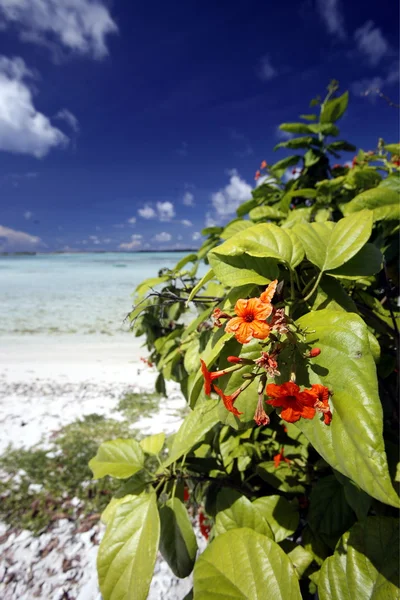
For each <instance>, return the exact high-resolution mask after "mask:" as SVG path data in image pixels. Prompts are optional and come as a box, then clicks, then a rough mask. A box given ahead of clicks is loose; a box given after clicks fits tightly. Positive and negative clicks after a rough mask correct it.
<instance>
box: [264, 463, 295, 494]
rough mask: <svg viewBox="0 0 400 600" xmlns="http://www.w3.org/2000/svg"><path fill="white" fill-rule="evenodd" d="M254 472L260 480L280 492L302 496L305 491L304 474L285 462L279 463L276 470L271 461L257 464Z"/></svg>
mask: <svg viewBox="0 0 400 600" xmlns="http://www.w3.org/2000/svg"><path fill="white" fill-rule="evenodd" d="M256 471H257V474H258V475H259V476H260V477H261V479H263V480H264V481H266V482H267V483H268V484H269V485H271V486H272V487H274V488H275V489H277V490H279V491H281V492H288V493H292V494H303V493H304V491H305V484H306V477H305V475H304V473H303V472H301V471H299V470H297V469H294V468H293V466H292V465H288V464H287V463H285V462H281V464H280V465H279V467H277V468H276V467H275V463H274V462H273V461H272V460H267V461H265V462H262V463H259V464H258V465H257V468H256Z"/></svg>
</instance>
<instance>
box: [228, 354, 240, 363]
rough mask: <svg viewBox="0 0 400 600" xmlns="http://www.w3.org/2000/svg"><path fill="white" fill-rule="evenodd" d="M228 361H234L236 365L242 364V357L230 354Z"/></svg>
mask: <svg viewBox="0 0 400 600" xmlns="http://www.w3.org/2000/svg"><path fill="white" fill-rule="evenodd" d="M227 360H228V362H230V363H233V364H234V365H240V363H241V362H242V359H241V358H239V357H238V356H228V359H227Z"/></svg>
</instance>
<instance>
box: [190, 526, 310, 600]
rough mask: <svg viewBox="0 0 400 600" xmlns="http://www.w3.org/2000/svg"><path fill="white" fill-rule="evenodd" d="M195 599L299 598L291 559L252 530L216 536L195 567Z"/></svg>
mask: <svg viewBox="0 0 400 600" xmlns="http://www.w3.org/2000/svg"><path fill="white" fill-rule="evenodd" d="M194 597H195V598H196V600H216V598H218V599H220V600H233V599H235V600H265V599H266V598H271V600H272V599H273V600H301V594H300V588H299V583H298V580H297V577H296V573H295V571H294V568H293V565H292V563H291V561H290V559H289V558H288V557H287V556H286V554H285V553H284V551H283V550H282V549H281V548H280V547H279V546H278V544H277V543H276V542H274V541H272V540H270V539H269V538H267V537H266V536H265V535H261V534H260V533H257V532H256V531H253V530H252V529H247V528H243V529H233V530H231V531H227V532H226V533H224V534H223V535H219V536H218V537H217V538H216V539H215V540H214V541H213V543H212V544H210V546H208V547H207V548H206V550H205V551H204V552H203V554H202V555H201V556H200V557H199V559H198V560H197V562H196V565H195V568H194Z"/></svg>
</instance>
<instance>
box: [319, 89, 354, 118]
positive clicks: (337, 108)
mask: <svg viewBox="0 0 400 600" xmlns="http://www.w3.org/2000/svg"><path fill="white" fill-rule="evenodd" d="M348 103H349V92H345V93H344V94H342V95H341V96H339V97H338V98H332V100H328V101H327V102H324V104H323V105H322V110H321V117H320V121H321V123H335V122H336V121H338V120H339V119H340V117H341V116H342V115H343V114H344V113H345V112H346V108H347V105H348Z"/></svg>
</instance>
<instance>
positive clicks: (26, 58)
mask: <svg viewBox="0 0 400 600" xmlns="http://www.w3.org/2000/svg"><path fill="white" fill-rule="evenodd" d="M397 23H398V12H396V9H395V4H394V3H393V2H391V1H389V0H382V1H381V2H379V3H377V2H371V1H369V0H366V1H364V2H363V3H362V4H361V3H359V2H353V3H349V2H344V1H342V0H305V1H300V2H294V1H292V0H287V1H286V2H281V3H272V2H265V1H264V2H260V1H258V2H255V1H253V0H237V1H232V0H231V1H230V2H227V1H225V0H219V2H207V1H206V2H204V1H203V2H200V1H197V0H187V1H186V2H172V3H165V2H160V1H159V0H154V1H153V2H147V3H146V2H132V1H131V2H127V1H126V0H125V1H124V0H114V1H112V2H106V1H105V0H0V251H1V250H3V251H4V250H41V251H46V250H60V249H68V248H71V249H82V250H90V249H93V250H99V249H106V250H107V249H108V250H135V249H148V248H156V249H157V248H179V247H196V246H198V245H199V244H200V243H201V236H200V233H199V232H200V231H201V229H202V228H203V227H205V226H206V225H208V224H212V223H217V224H220V223H224V222H227V221H229V220H231V219H232V218H233V217H234V215H235V209H236V207H237V205H238V204H239V203H240V202H242V201H244V200H246V199H248V198H249V195H250V191H251V188H252V187H253V186H254V180H253V177H254V172H255V170H256V169H257V168H258V166H259V164H260V162H261V160H263V159H266V160H267V161H268V162H274V161H275V160H278V159H279V158H283V157H284V156H285V154H284V152H283V151H281V152H279V153H275V154H274V152H273V151H272V148H273V147H274V145H275V144H276V143H277V142H278V141H279V139H280V137H279V132H278V130H277V125H278V124H279V123H280V122H283V121H294V120H296V119H297V116H298V114H299V113H302V112H307V107H308V104H309V101H310V99H311V98H312V97H314V96H316V95H317V94H321V95H322V94H323V93H324V91H325V88H326V85H327V84H328V82H329V80H330V79H332V78H336V79H338V80H339V81H340V84H341V89H342V90H344V89H349V90H350V92H351V103H350V109H349V111H348V114H347V116H346V117H345V118H344V119H343V120H342V121H341V122H340V127H341V137H342V138H345V139H348V140H349V141H351V142H353V143H355V144H356V145H357V146H359V147H363V148H364V149H366V150H369V149H372V148H374V147H375V146H376V143H377V139H378V137H380V136H382V137H383V138H384V139H386V140H387V141H390V142H394V141H397V139H398V115H397V112H396V110H395V109H393V108H391V107H389V106H388V105H387V104H386V103H385V102H384V101H383V100H381V99H379V98H377V96H376V94H374V93H371V94H369V95H368V96H365V95H363V93H364V92H365V91H366V90H369V89H374V88H376V87H379V88H380V89H382V90H383V91H384V92H385V93H386V94H387V95H389V96H390V97H391V98H393V99H394V101H396V102H398V88H399V69H398V35H399V32H398V26H397ZM349 158H351V157H350V156H348V155H347V156H345V157H343V162H344V161H345V160H348V159H349Z"/></svg>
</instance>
